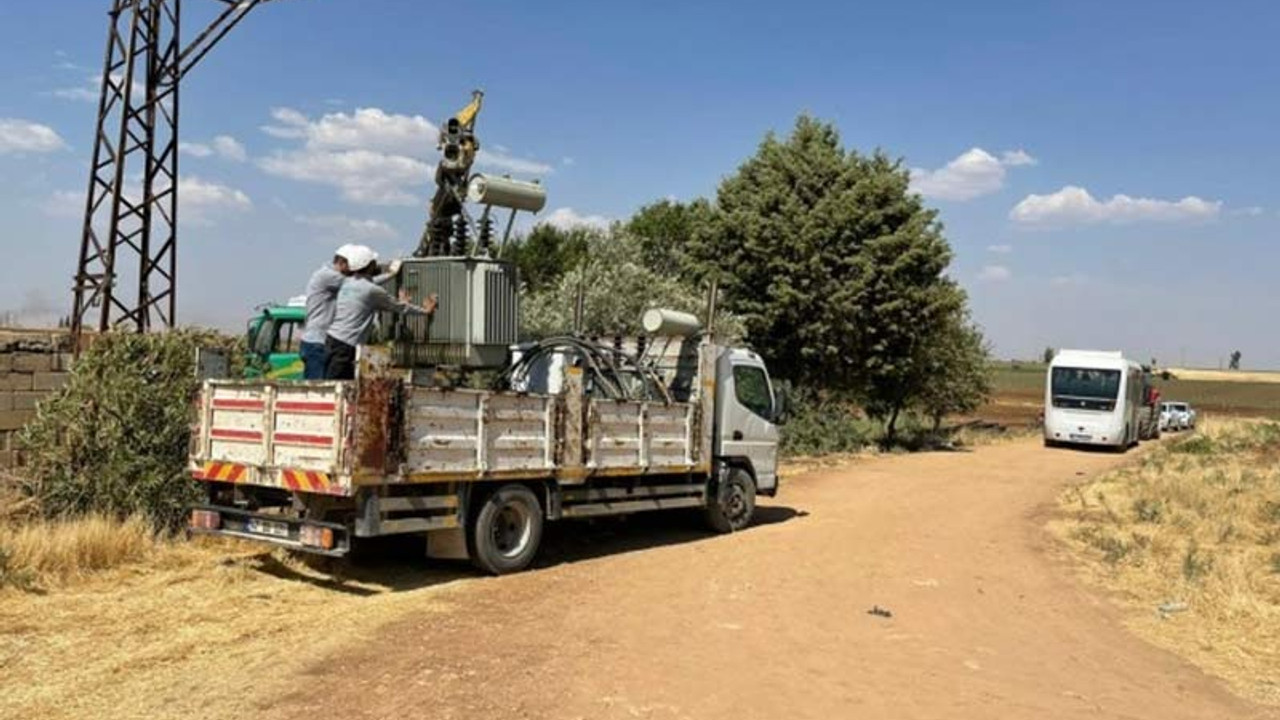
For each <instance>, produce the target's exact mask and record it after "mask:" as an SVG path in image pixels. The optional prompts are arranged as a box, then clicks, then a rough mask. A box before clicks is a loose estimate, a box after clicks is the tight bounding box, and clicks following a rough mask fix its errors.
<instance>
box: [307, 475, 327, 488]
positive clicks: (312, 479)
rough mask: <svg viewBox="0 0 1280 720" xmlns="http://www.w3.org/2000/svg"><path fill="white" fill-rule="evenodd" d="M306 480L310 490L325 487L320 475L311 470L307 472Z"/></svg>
mask: <svg viewBox="0 0 1280 720" xmlns="http://www.w3.org/2000/svg"><path fill="white" fill-rule="evenodd" d="M307 482H309V483H311V489H312V490H324V489H325V486H324V481H323V480H321V479H320V476H319V475H317V474H315V473H313V472H309V473H307Z"/></svg>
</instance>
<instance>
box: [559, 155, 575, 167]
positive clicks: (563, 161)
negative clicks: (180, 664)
mask: <svg viewBox="0 0 1280 720" xmlns="http://www.w3.org/2000/svg"><path fill="white" fill-rule="evenodd" d="M576 162H577V160H574V159H573V158H571V157H562V158H560V164H561V165H564V166H565V167H572V166H573V164H574V163H576Z"/></svg>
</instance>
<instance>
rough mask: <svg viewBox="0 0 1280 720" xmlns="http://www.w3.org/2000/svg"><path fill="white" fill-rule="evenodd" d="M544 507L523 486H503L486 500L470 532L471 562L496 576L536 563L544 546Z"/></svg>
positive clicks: (535, 496)
mask: <svg viewBox="0 0 1280 720" xmlns="http://www.w3.org/2000/svg"><path fill="white" fill-rule="evenodd" d="M542 524H543V514H542V504H541V503H539V502H538V496H537V495H534V494H533V491H532V490H530V489H529V488H527V487H525V486H524V485H514V484H513V485H503V486H502V487H500V488H498V489H497V491H495V492H494V493H493V494H492V495H490V496H489V497H487V498H485V501H484V504H482V505H481V506H480V510H479V511H478V512H477V513H476V515H475V519H474V520H473V521H472V522H471V527H470V528H469V529H468V530H469V531H468V535H469V538H468V539H469V540H470V541H471V562H473V563H474V564H475V565H476V567H478V568H480V569H481V570H484V571H485V572H488V573H492V574H494V575H505V574H507V573H513V572H518V571H520V570H523V569H525V568H526V567H528V566H529V563H531V562H533V557H534V556H535V555H537V554H538V545H539V544H540V543H541V542H542Z"/></svg>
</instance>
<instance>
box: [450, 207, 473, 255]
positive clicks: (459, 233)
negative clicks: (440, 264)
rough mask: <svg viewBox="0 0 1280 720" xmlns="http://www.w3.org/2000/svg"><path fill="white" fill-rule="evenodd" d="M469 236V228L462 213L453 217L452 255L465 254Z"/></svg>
mask: <svg viewBox="0 0 1280 720" xmlns="http://www.w3.org/2000/svg"><path fill="white" fill-rule="evenodd" d="M470 236H471V228H470V226H468V225H467V219H466V218H465V217H463V216H462V215H458V216H457V217H455V218H454V219H453V255H455V256H459V257H461V256H463V255H466V254H467V246H468V242H469V241H470V239H471V237H470Z"/></svg>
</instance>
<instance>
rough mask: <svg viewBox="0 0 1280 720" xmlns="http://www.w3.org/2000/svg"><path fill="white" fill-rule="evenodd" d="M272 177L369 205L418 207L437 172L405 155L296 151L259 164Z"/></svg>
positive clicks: (277, 154)
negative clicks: (329, 189) (332, 190)
mask: <svg viewBox="0 0 1280 720" xmlns="http://www.w3.org/2000/svg"><path fill="white" fill-rule="evenodd" d="M258 165H259V167H261V168H262V169H263V170H265V171H266V172H268V173H270V174H272V175H278V176H280V177H284V178H289V179H290V180H298V181H300V182H310V183H319V184H322V185H330V186H333V187H336V188H338V189H339V190H340V191H341V193H342V197H343V199H345V200H349V201H351V202H354V203H361V204H365V205H417V204H418V203H419V202H421V201H422V199H421V197H420V195H419V194H417V193H415V192H413V191H415V190H417V191H422V190H424V189H425V188H426V186H427V183H429V182H430V181H431V178H432V173H433V172H434V168H433V167H432V166H430V165H428V164H426V163H424V162H422V161H420V160H415V159H413V158H409V157H404V156H403V155H388V154H386V153H380V152H371V151H368V150H346V151H342V152H325V151H312V150H293V151H288V152H279V151H277V152H276V153H275V154H273V155H271V156H269V157H265V158H262V159H261V160H259V161H258Z"/></svg>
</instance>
